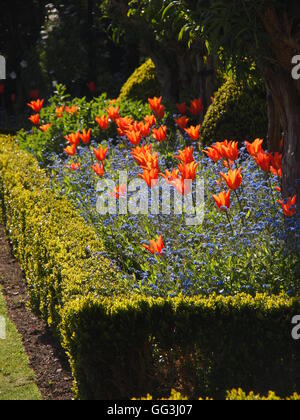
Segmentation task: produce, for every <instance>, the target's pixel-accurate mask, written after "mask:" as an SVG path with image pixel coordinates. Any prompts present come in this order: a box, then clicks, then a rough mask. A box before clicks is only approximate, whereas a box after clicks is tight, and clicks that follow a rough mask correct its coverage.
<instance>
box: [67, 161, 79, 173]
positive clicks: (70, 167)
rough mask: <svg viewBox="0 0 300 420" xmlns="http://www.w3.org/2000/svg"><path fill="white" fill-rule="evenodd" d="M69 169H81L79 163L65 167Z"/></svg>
mask: <svg viewBox="0 0 300 420" xmlns="http://www.w3.org/2000/svg"><path fill="white" fill-rule="evenodd" d="M67 167H68V168H69V169H71V170H72V171H75V172H76V171H78V170H79V169H80V167H81V164H80V163H72V165H69V166H67Z"/></svg>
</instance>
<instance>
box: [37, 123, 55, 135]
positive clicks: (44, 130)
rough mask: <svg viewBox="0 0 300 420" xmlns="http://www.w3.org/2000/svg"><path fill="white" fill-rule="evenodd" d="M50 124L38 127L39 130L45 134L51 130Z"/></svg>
mask: <svg viewBox="0 0 300 420" xmlns="http://www.w3.org/2000/svg"><path fill="white" fill-rule="evenodd" d="M51 126H52V124H44V125H41V126H40V130H41V131H42V132H43V133H47V131H48V130H49V129H50V128H51Z"/></svg>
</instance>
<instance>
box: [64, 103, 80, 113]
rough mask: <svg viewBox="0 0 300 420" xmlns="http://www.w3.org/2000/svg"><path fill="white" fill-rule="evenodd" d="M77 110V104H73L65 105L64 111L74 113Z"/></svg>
mask: <svg viewBox="0 0 300 420" xmlns="http://www.w3.org/2000/svg"><path fill="white" fill-rule="evenodd" d="M78 110H79V108H78V106H75V105H72V106H66V108H65V112H66V113H67V114H71V115H73V114H76V113H77V112H78Z"/></svg>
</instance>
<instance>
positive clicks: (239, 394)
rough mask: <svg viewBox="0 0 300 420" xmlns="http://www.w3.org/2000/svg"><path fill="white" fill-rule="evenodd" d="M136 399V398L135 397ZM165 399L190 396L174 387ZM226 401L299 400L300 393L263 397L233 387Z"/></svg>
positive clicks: (149, 399)
mask: <svg viewBox="0 0 300 420" xmlns="http://www.w3.org/2000/svg"><path fill="white" fill-rule="evenodd" d="M133 400H135V398H134V399H133ZM139 400H141V401H152V400H153V397H152V396H151V395H147V397H145V398H140V399H139ZM163 400H168V401H187V400H188V398H187V397H185V396H183V395H181V394H180V392H177V391H175V390H174V389H173V390H172V392H171V395H170V397H169V398H163V399H162V401H163ZM199 400H200V401H202V400H203V399H202V398H199ZM225 400H226V401H281V400H285V401H299V400H300V395H299V394H296V393H294V394H293V395H292V396H290V397H288V398H281V397H278V396H277V395H276V394H275V392H273V391H270V392H268V395H267V396H266V397H263V396H261V395H259V394H255V393H254V392H250V393H249V394H246V392H244V391H243V390H242V389H233V390H232V391H228V392H227V393H226V397H225Z"/></svg>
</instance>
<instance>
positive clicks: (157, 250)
mask: <svg viewBox="0 0 300 420" xmlns="http://www.w3.org/2000/svg"><path fill="white" fill-rule="evenodd" d="M143 247H144V248H145V249H146V250H147V251H149V252H151V254H153V255H155V254H158V255H161V254H162V252H163V250H164V248H165V245H164V241H163V237H162V236H159V238H158V239H157V240H152V241H150V243H149V245H143Z"/></svg>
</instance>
